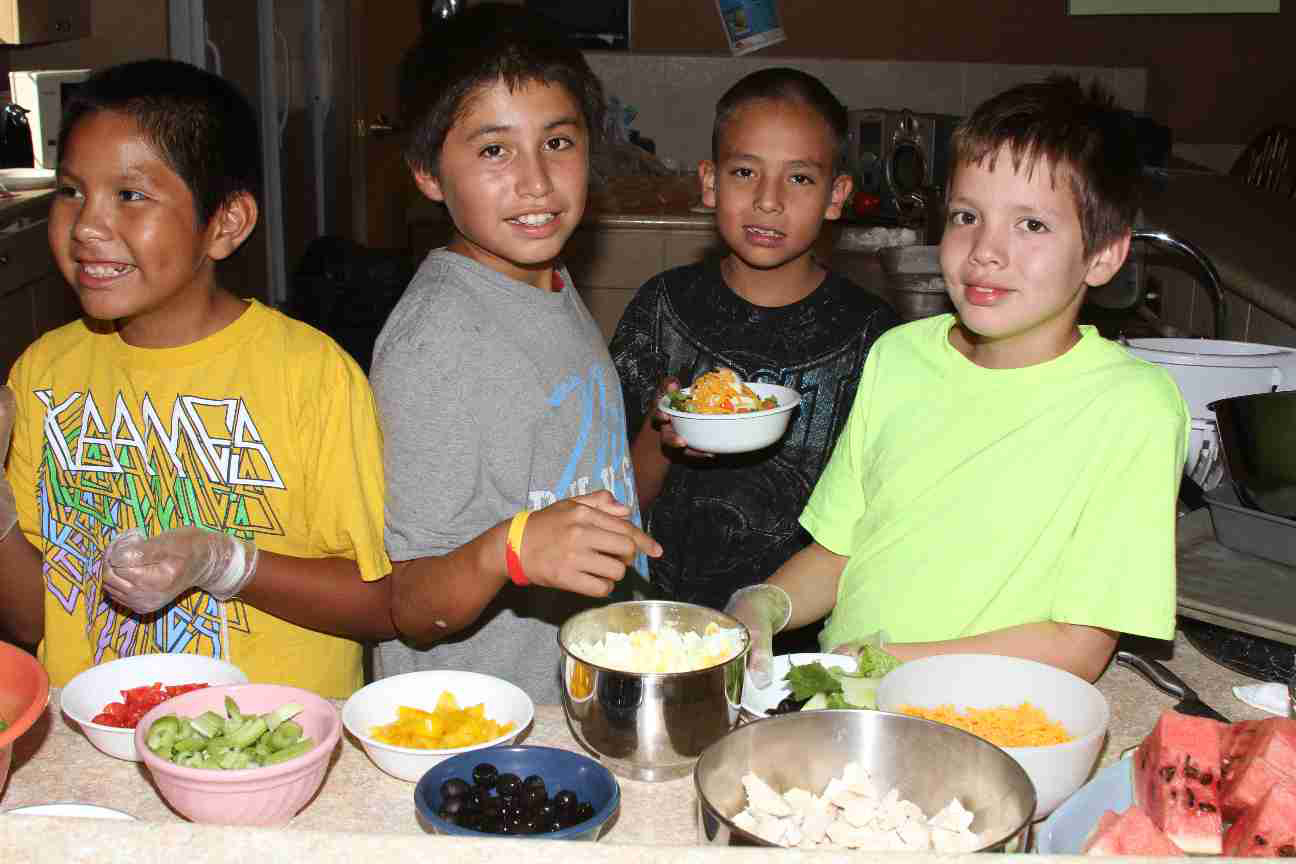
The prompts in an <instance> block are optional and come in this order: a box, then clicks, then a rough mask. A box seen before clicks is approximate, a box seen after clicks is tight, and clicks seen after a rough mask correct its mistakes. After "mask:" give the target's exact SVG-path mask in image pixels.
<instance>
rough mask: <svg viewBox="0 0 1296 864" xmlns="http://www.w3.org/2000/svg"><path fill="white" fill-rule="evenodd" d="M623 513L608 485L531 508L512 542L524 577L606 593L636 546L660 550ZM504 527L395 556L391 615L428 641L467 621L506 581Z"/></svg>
mask: <svg viewBox="0 0 1296 864" xmlns="http://www.w3.org/2000/svg"><path fill="white" fill-rule="evenodd" d="M629 515H630V508H628V507H626V506H625V505H623V504H620V503H618V502H617V501H616V499H615V498H613V497H612V493H610V492H608V491H606V490H601V491H599V492H595V493H592V494H590V495H582V496H579V497H576V498H567V499H565V500H562V501H559V502H557V503H555V504H551V505H549V506H548V507H545V508H544V509H542V510H537V511H535V512H534V513H532V514H531V516H530V517H529V519H528V521H527V525H526V531H525V533H524V534H523V537H522V548H521V549H520V550H518V552H519V557H520V560H521V564H522V571H523V573H525V574H526V578H527V581H528V582H529V583H530V584H532V585H535V586H540V587H546V588H557V589H559V590H562V591H572V592H574V593H577V594H585V595H588V596H590V597H606V596H607V595H608V593H610V592H611V590H612V588H613V585H614V583H616V582H618V581H620V579H621V578H622V576H624V575H625V568H626V566H627V565H629V564H630V563H631V562H633V560H634V558H635V556H636V555H637V554H638V553H639V552H643V553H644V554H646V555H649V556H652V557H656V556H658V555H660V554H661V547H660V546H659V545H658V544H657V543H656V542H655V541H654V540H653V539H652V538H651V537H649V536H648V535H647V534H645V533H644V532H643V531H641V530H639V529H638V528H637V527H635V525H634V524H633V523H632V522H630V521H629V518H628V517H629ZM510 521H511V520H510ZM508 529H509V521H504V522H501V523H499V524H498V525H495V526H494V527H492V528H490V529H488V530H487V531H486V532H485V533H483V534H481V535H479V536H478V537H476V538H475V539H473V540H471V541H469V542H468V543H466V544H464V545H463V546H460V547H459V548H458V549H455V550H454V551H452V552H450V553H448V554H446V555H437V556H428V557H425V558H415V559H412V560H409V561H398V562H394V564H393V570H392V618H393V621H394V623H395V625H396V629H397V631H398V632H399V633H400V634H401V635H402V636H403V637H404V638H406V639H408V640H410V641H412V642H414V643H416V644H426V643H429V642H433V641H436V640H438V639H444V638H445V637H446V636H449V635H451V634H453V633H456V632H458V631H460V630H463V629H464V628H466V627H469V626H471V625H472V623H473V622H474V621H476V620H477V616H478V615H480V614H481V612H482V610H483V609H485V608H486V605H487V604H488V603H490V601H491V600H492V599H494V597H495V595H496V594H497V593H498V592H499V590H500V588H502V587H504V584H505V583H506V582H508V581H509V576H508V567H507V564H506V563H505V553H504V547H505V543H504V541H505V537H506V535H507V534H508Z"/></svg>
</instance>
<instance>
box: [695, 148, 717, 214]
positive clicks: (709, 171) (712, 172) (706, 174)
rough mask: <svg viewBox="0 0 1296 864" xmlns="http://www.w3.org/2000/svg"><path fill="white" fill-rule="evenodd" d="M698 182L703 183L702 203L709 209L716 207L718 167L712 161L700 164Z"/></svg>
mask: <svg viewBox="0 0 1296 864" xmlns="http://www.w3.org/2000/svg"><path fill="white" fill-rule="evenodd" d="M698 180H699V181H700V182H701V183H702V203H703V204H704V205H706V206H707V207H714V206H716V203H715V202H716V196H715V187H716V166H715V163H714V162H712V161H711V160H710V159H703V160H702V161H701V162H699V163H698Z"/></svg>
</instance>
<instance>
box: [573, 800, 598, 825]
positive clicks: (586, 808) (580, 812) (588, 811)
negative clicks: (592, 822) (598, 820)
mask: <svg viewBox="0 0 1296 864" xmlns="http://www.w3.org/2000/svg"><path fill="white" fill-rule="evenodd" d="M593 818H594V805H593V804H591V803H589V802H588V801H582V802H581V803H580V804H578V805H576V821H577V822H584V821H585V820H586V819H593Z"/></svg>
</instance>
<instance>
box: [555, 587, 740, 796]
mask: <svg viewBox="0 0 1296 864" xmlns="http://www.w3.org/2000/svg"><path fill="white" fill-rule="evenodd" d="M712 622H715V623H716V624H717V625H718V626H720V627H727V628H738V629H740V630H742V631H743V634H742V635H743V642H742V645H743V647H742V650H741V651H739V652H738V654H737V655H736V656H735V657H734V658H733V659H731V660H728V661H726V662H724V663H720V664H718V665H716V666H712V667H710V668H707V669H701V670H698V671H696V672H670V673H654V674H649V673H636V672H622V671H619V670H616V669H607V668H604V667H601V666H596V665H594V664H592V663H588V662H585V661H583V660H582V659H581V658H580V657H578V656H576V655H575V654H574V653H573V652H572V646H573V645H574V644H575V643H577V642H585V641H591V642H593V641H598V640H599V639H602V638H603V637H604V636H606V635H607V634H608V633H632V632H634V631H635V630H640V629H656V628H660V627H663V626H664V625H666V624H670V625H672V626H674V627H675V629H677V630H680V631H685V632H687V631H693V632H697V633H701V632H702V631H703V630H704V629H705V628H706V626H707V625H708V624H710V623H712ZM749 644H750V636H749V634H748V633H747V628H746V627H744V626H743V625H742V623H741V622H739V621H737V620H736V619H734V618H731V617H729V616H728V615H725V614H723V613H721V612H716V611H715V610H714V609H708V608H706V607H704V606H695V605H693V604H692V603H674V602H668V601H664V600H637V601H631V602H628V603H613V604H610V605H608V606H603V607H600V608H598V609H589V610H587V611H585V612H581V613H580V614H578V615H573V616H572V617H571V618H569V619H568V620H567V622H566V623H565V624H563V626H562V627H561V628H559V630H558V646H559V648H561V649H562V656H561V658H560V659H559V661H558V662H559V668H558V671H559V674H560V676H561V678H562V703H563V711H564V712H565V713H566V715H567V724H568V726H570V727H571V731H572V735H574V736H575V737H576V740H577V741H579V742H580V743H581V744H582V745H583V746H584V747H585V748H586V749H588V750H589V751H590V752H591V753H593V754H594V755H596V756H597V757H598V758H599V761H601V762H602V763H603V764H604V765H606V766H607V767H608V768H609V769H611V771H612V773H614V774H617V775H619V776H622V777H629V778H631V779H634V780H667V779H670V778H673V777H683V776H685V775H686V774H688V773H689V771H690V769H692V767H693V763H694V762H695V761H697V757H698V756H699V755H700V754H701V753H702V751H703V750H705V749H706V748H707V747H708V746H710V745H711V744H712V743H714V742H715V741H716V740H717V739H719V738H720V737H721V736H722V735H724V734H725V733H726V732H728V731H729V730H730V729H732V728H733V727H734V725H735V724H737V722H738V712H739V709H740V706H741V703H742V685H743V670H744V666H745V664H746V660H747V651H748V646H749Z"/></svg>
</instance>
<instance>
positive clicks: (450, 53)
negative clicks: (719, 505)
mask: <svg viewBox="0 0 1296 864" xmlns="http://www.w3.org/2000/svg"><path fill="white" fill-rule="evenodd" d="M439 36H440V38H439V39H438V40H437V42H436V44H435V45H432V44H427V45H425V46H424V47H425V51H426V54H425V55H424V56H420V57H419V58H418V60H419V63H418V64H417V65H415V66H414V67H412V68H414V69H417V70H419V71H420V72H422V74H424V75H426V79H425V80H424V81H422V82H416V83H419V84H421V86H416V87H415V88H414V90H416V91H417V92H416V93H414V94H412V95H414V96H415V98H417V99H418V100H419V105H418V106H417V107H418V108H419V110H417V111H416V112H415V114H416V116H417V117H418V120H417V124H416V126H415V130H414V134H413V137H412V140H411V143H410V145H409V148H408V150H407V153H406V159H407V161H408V162H409V165H410V169H411V171H412V172H413V175H414V181H415V183H416V184H417V185H418V187H419V189H420V191H422V192H423V194H424V195H426V196H427V197H428V198H430V199H432V200H433V201H438V202H442V203H444V204H445V205H446V208H447V210H448V211H449V215H450V218H451V220H452V221H453V223H454V235H453V239H452V240H451V241H450V244H449V245H448V246H447V247H446V248H445V249H439V250H436V251H434V252H433V253H432V254H431V255H429V256H428V258H427V259H426V260H425V261H424V262H423V265H422V266H421V267H420V268H419V271H418V273H417V274H416V275H415V277H414V279H413V281H412V282H411V283H410V285H409V287H408V288H407V289H406V291H405V294H404V296H403V297H402V298H401V301H400V302H399V303H398V304H397V306H396V308H395V309H394V310H393V311H392V314H391V317H390V318H389V319H388V321H387V323H386V325H385V326H384V327H383V331H382V334H381V335H380V336H379V338H378V342H377V345H376V347H375V351H374V361H373V371H372V381H373V388H374V394H375V396H376V397H377V400H378V409H379V415H380V418H381V420H382V424H383V433H384V438H385V457H384V462H385V467H386V473H387V487H388V489H387V506H386V511H387V512H386V532H387V547H388V552H389V554H390V556H391V558H392V561H393V571H392V579H393V584H392V619H393V623H394V624H395V626H396V629H397V631H398V632H399V633H400V634H401V640H400V641H393V642H387V643H384V644H382V645H380V646H378V649H377V652H376V654H375V658H374V666H375V672H376V674H377V675H378V676H379V677H385V676H387V675H392V674H396V673H399V672H408V671H411V670H414V669H429V668H449V669H469V670H473V671H479V672H485V673H488V674H491V675H496V676H498V677H501V678H505V679H507V680H509V681H513V682H514V683H516V684H518V685H519V686H521V687H522V688H523V689H524V690H526V691H527V693H528V694H529V695H530V696H531V698H532V699H534V700H535V701H536V702H537V703H550V704H553V703H557V702H558V698H559V690H558V678H557V660H558V648H557V643H556V628H557V627H558V626H559V625H561V624H562V622H563V621H564V620H566V618H567V617H569V616H570V615H571V614H573V613H575V612H576V611H579V610H580V609H582V608H585V607H587V606H589V605H593V604H595V603H601V602H606V601H605V600H604V599H603V598H606V597H607V596H608V595H609V594H611V592H612V591H613V589H614V588H617V586H618V583H620V582H621V580H622V578H623V576H624V575H625V574H626V570H627V567H633V568H635V569H636V570H638V571H639V572H640V573H646V570H647V568H646V560H645V558H644V556H645V555H652V556H656V555H659V554H660V553H661V549H660V547H659V546H658V545H657V543H656V542H654V541H653V540H652V538H650V537H648V535H646V534H644V533H643V531H642V530H640V527H639V526H640V519H639V508H638V505H637V503H636V501H635V498H634V490H635V483H634V470H633V467H632V465H631V461H630V454H629V447H628V443H627V440H626V426H625V411H624V408H623V406H622V402H621V389H620V385H619V383H618V380H617V375H616V370H615V368H614V367H613V365H612V361H611V358H610V357H609V355H608V352H607V349H606V347H605V346H604V344H603V341H602V339H601V338H600V336H599V330H598V327H597V326H596V325H595V324H594V321H593V320H592V319H591V317H590V315H589V312H588V311H587V310H586V309H585V307H584V305H583V304H582V303H581V301H580V299H579V297H577V295H576V292H575V290H574V288H573V286H572V284H571V280H570V278H569V277H568V275H567V273H566V272H565V271H564V270H562V268H561V266H560V264H559V263H558V256H559V254H560V253H561V251H562V248H563V245H564V243H565V242H566V240H567V238H568V237H569V236H571V233H572V231H574V230H575V229H576V227H577V225H578V224H579V223H580V219H581V215H582V214H583V212H584V209H585V195H586V185H587V180H588V172H589V147H590V140H591V137H592V135H593V134H594V133H595V132H596V131H597V130H598V129H599V128H600V127H601V122H600V114H601V107H602V89H601V87H600V86H599V83H598V79H597V78H595V77H594V75H593V73H592V72H591V71H590V69H589V66H588V65H587V64H586V62H585V60H584V58H583V57H582V56H581V54H580V52H579V51H578V50H576V49H575V48H574V47H572V46H571V45H570V44H569V43H567V42H566V41H565V40H563V39H562V38H561V37H558V36H555V35H554V34H553V33H552V32H550V31H549V30H548V29H547V28H545V27H544V26H543V25H542V24H541V23H539V22H538V21H537V19H536V18H535V17H534V16H533V15H530V14H528V13H525V12H523V11H522V10H520V9H516V8H509V7H503V8H492V7H479V8H478V9H474V10H469V11H467V12H465V13H464V14H462V15H460V16H458V17H456V18H455V19H453V21H452V22H451V23H450V25H449V26H448V27H447V28H446V29H445V30H444V31H442V32H441V33H440V34H439ZM619 593H625V592H624V589H622V591H621V592H619ZM591 598H597V599H591Z"/></svg>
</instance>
